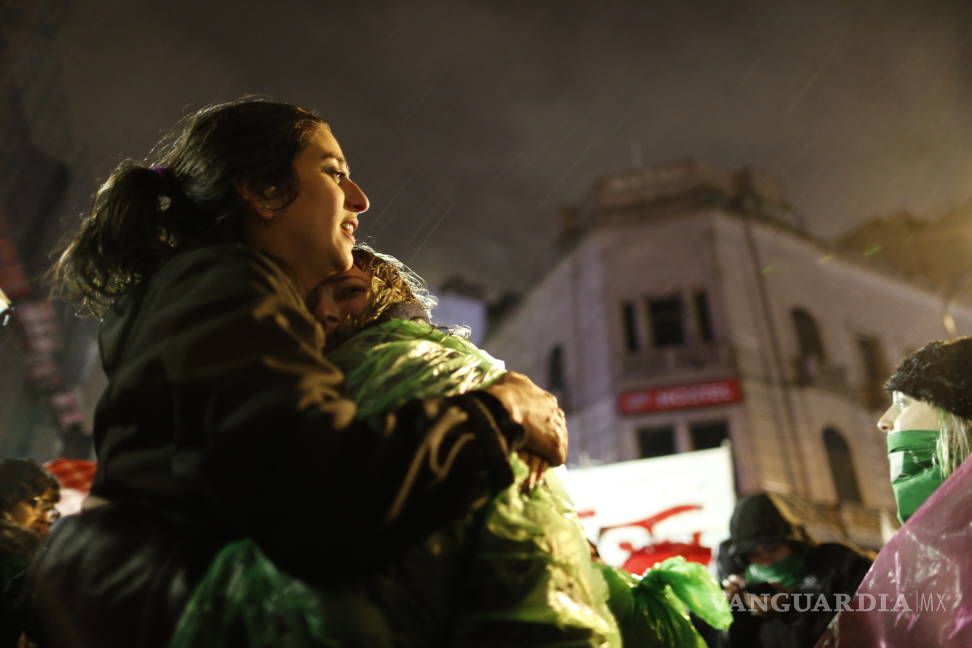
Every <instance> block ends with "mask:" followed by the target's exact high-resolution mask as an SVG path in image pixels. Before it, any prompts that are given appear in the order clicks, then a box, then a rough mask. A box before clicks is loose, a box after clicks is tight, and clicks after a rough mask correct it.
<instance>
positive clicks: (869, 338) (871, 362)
mask: <svg viewBox="0 0 972 648" xmlns="http://www.w3.org/2000/svg"><path fill="white" fill-rule="evenodd" d="M857 349H858V351H859V352H860V355H861V368H862V369H863V374H864V384H863V385H862V390H863V393H862V396H863V398H864V404H865V405H867V407H868V408H869V409H872V410H880V409H884V407H885V406H886V405H887V401H888V396H887V394H886V393H885V391H884V380H885V378H887V376H888V369H887V363H886V362H885V361H884V349H882V348H881V340H879V339H878V338H877V337H875V336H873V335H858V336H857Z"/></svg>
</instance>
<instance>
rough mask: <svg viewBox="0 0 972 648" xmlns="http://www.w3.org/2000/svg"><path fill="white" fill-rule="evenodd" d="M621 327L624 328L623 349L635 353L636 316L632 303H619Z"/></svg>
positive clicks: (636, 347)
mask: <svg viewBox="0 0 972 648" xmlns="http://www.w3.org/2000/svg"><path fill="white" fill-rule="evenodd" d="M621 325H622V326H623V327H624V348H625V350H627V351H637V350H638V349H639V348H640V346H641V345H640V344H638V316H637V313H636V312H635V305H634V303H633V302H629V301H626V302H622V303H621Z"/></svg>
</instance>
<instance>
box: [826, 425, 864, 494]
mask: <svg viewBox="0 0 972 648" xmlns="http://www.w3.org/2000/svg"><path fill="white" fill-rule="evenodd" d="M823 440H824V448H826V450H827V462H828V463H829V464H830V474H831V475H832V476H833V479H834V490H835V491H836V492H837V499H838V500H840V501H841V502H858V503H859V502H860V501H861V491H860V488H859V487H858V485H857V475H856V473H855V472H854V462H853V461H852V460H851V452H850V447H849V446H848V445H847V441H845V440H844V435H843V434H841V433H840V432H839V431H837V430H836V429H834V428H830V427H829V428H825V429H824V432H823Z"/></svg>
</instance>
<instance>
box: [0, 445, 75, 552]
mask: <svg viewBox="0 0 972 648" xmlns="http://www.w3.org/2000/svg"><path fill="white" fill-rule="evenodd" d="M60 499H61V486H60V484H59V483H58V481H57V479H55V477H54V476H53V475H51V474H50V473H49V472H47V471H46V470H44V469H43V468H42V467H41V466H39V465H37V464H36V463H34V462H33V461H28V460H26V459H5V460H3V461H0V516H2V518H3V524H4V526H5V527H7V528H8V529H9V528H10V527H14V528H15V529H18V530H21V531H26V532H29V533H30V534H32V535H35V536H37V537H38V538H41V537H43V536H46V535H47V533H48V532H49V531H50V530H51V525H52V524H53V523H54V521H55V520H56V519H57V518H58V517H59V513H58V511H57V507H56V504H57V502H58V501H59V500H60Z"/></svg>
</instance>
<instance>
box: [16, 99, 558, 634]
mask: <svg viewBox="0 0 972 648" xmlns="http://www.w3.org/2000/svg"><path fill="white" fill-rule="evenodd" d="M367 208H368V199H367V197H366V196H365V194H364V193H363V192H362V190H361V188H360V187H359V186H358V185H357V184H356V183H355V182H354V181H352V180H351V178H350V175H349V168H348V162H347V160H346V156H345V155H344V154H343V152H342V151H341V148H340V146H339V144H338V142H337V141H336V140H335V138H334V136H333V135H332V133H331V130H330V128H329V126H328V125H327V124H326V123H325V122H324V121H323V120H322V119H321V117H320V116H318V115H317V114H316V113H314V112H311V111H309V110H306V109H303V108H300V107H297V106H293V105H289V104H283V103H276V102H272V101H265V100H257V99H244V100H240V101H236V102H232V103H228V104H222V105H217V106H212V107H209V108H206V109H204V110H201V111H199V112H198V113H196V114H195V115H192V116H191V117H190V118H189V119H188V120H187V121H186V123H185V124H184V126H183V128H182V129H181V132H180V133H179V134H178V135H176V136H175V137H174V138H172V139H170V140H168V141H167V143H165V144H163V146H162V147H161V149H160V153H159V155H158V157H156V158H155V159H153V160H151V161H148V162H146V163H144V164H135V163H125V164H123V165H122V166H121V167H119V168H118V169H117V170H116V171H115V173H113V174H112V176H111V177H110V178H109V179H108V181H107V182H106V183H105V184H104V186H103V187H102V188H101V190H100V191H99V192H98V194H97V196H96V198H95V202H94V207H93V209H92V211H91V212H90V213H89V214H88V215H87V217H86V218H85V220H84V222H83V223H82V225H81V228H80V230H79V232H78V233H77V234H76V235H75V236H74V238H73V239H72V240H71V241H70V243H69V244H68V246H67V248H66V250H65V252H64V254H63V255H62V257H61V258H60V260H59V261H58V264H57V266H56V267H55V269H54V276H55V278H56V279H57V280H58V285H59V286H61V291H62V294H63V295H64V296H66V297H67V298H70V299H72V300H74V301H76V302H78V303H79V304H80V305H81V307H82V308H83V309H85V310H87V311H88V312H93V313H94V314H96V315H98V316H100V317H103V318H104V319H103V323H102V327H101V335H100V347H101V357H102V363H103V366H104V369H105V372H106V374H107V376H108V380H109V382H108V387H107V388H106V391H105V393H104V395H103V396H102V399H101V401H100V402H99V404H98V408H97V411H96V417H95V430H94V435H95V449H96V452H97V455H98V472H97V474H96V475H95V480H94V484H93V487H92V495H93V498H92V499H93V501H95V502H102V503H103V505H102V506H92V507H88V510H86V511H85V512H84V513H82V514H81V515H80V516H76V517H72V518H66V519H65V520H64V521H63V522H62V524H61V525H60V526H59V529H58V530H57V531H56V532H55V534H54V536H53V538H52V541H51V543H50V545H49V547H48V550H47V551H46V553H45V555H44V557H43V559H42V560H41V561H40V562H39V563H38V564H37V566H36V569H35V570H34V573H33V577H32V583H33V586H32V597H33V605H34V607H35V609H36V611H37V614H38V617H39V620H40V626H39V628H38V631H39V634H40V635H41V638H42V639H43V640H44V645H45V646H50V647H52V648H56V647H57V646H126V647H130V646H161V645H165V644H166V642H167V640H168V637H169V636H170V635H171V631H172V624H173V621H174V619H175V618H177V617H178V615H179V614H180V613H181V611H182V607H183V605H184V602H185V599H186V597H187V594H188V592H189V591H191V588H192V587H193V585H194V583H195V582H196V581H197V579H198V577H199V575H200V574H201V573H202V572H203V571H204V570H205V569H206V568H207V567H208V565H209V562H210V560H211V559H212V557H213V555H214V554H215V552H216V551H217V550H218V548H219V547H221V546H224V545H225V544H226V542H228V541H231V540H234V539H238V538H244V537H247V538H252V539H253V540H254V541H255V542H257V543H258V545H259V546H260V547H261V549H262V550H263V551H265V552H266V554H267V555H268V556H269V557H270V558H271V559H272V560H273V561H274V563H275V564H277V565H278V566H280V567H281V568H283V569H285V570H286V571H288V572H290V573H292V574H294V575H296V576H298V577H299V578H301V579H303V580H305V581H307V582H310V583H321V584H323V583H342V582H348V581H352V580H354V579H355V578H356V577H358V576H359V575H360V574H361V573H364V572H367V571H368V570H370V569H374V568H376V567H378V566H380V565H381V564H383V563H385V562H387V561H389V560H393V559H394V558H395V557H396V556H398V555H399V554H400V553H401V552H402V551H404V550H405V549H406V548H407V547H408V546H410V545H411V544H413V543H414V542H416V541H418V540H420V539H421V538H423V537H425V536H426V535H428V534H429V533H431V532H433V531H434V530H436V529H438V528H440V527H441V526H442V525H444V524H448V523H449V522H451V521H452V520H454V519H457V518H459V517H461V516H463V515H465V514H467V513H468V512H469V511H470V510H472V509H474V508H475V507H476V506H477V505H480V504H481V503H482V502H483V501H485V500H486V499H487V498H488V496H489V495H490V494H492V493H494V492H496V491H498V490H500V489H502V488H504V487H506V486H508V485H509V484H510V483H511V481H512V479H513V473H512V471H511V468H510V464H509V461H508V454H509V451H510V449H511V448H519V447H523V448H525V449H528V450H531V451H532V452H534V453H536V454H538V455H540V456H543V457H544V458H545V459H546V460H547V461H548V462H549V463H550V464H552V465H556V464H560V463H563V461H564V459H565V453H566V430H565V428H564V424H563V413H562V411H561V410H560V409H559V408H558V407H557V405H556V399H554V398H553V397H552V396H551V395H549V394H547V393H546V392H543V391H542V390H540V389H539V388H537V387H536V386H535V385H533V384H532V383H531V382H529V380H528V379H526V378H525V377H522V376H513V377H511V378H509V379H506V380H503V381H501V382H499V383H497V384H495V385H493V386H491V387H490V388H489V389H488V390H483V391H477V392H473V393H470V394H465V395H461V396H456V397H452V398H446V399H426V400H416V401H412V402H409V403H406V404H404V405H402V406H401V407H399V408H398V409H396V410H395V411H394V412H391V413H389V414H387V415H383V416H373V417H365V418H356V416H355V414H356V405H355V403H354V402H353V401H352V400H350V399H349V398H347V397H346V396H345V395H344V393H343V391H342V389H343V387H342V383H343V376H342V374H341V372H340V371H338V370H337V369H336V368H335V367H334V366H333V365H331V364H329V363H328V362H327V361H326V360H325V359H324V358H323V357H322V355H321V349H322V347H323V342H324V339H323V332H322V329H321V328H320V326H319V325H318V324H317V322H316V321H315V320H314V318H313V317H312V316H311V314H310V313H309V312H308V310H307V308H306V306H305V305H304V304H305V299H306V297H307V295H308V293H309V291H310V290H311V288H313V287H314V286H315V285H316V284H317V283H318V282H319V281H320V280H321V279H322V278H324V277H327V276H329V275H331V274H334V273H337V272H339V271H342V270H345V269H347V268H348V267H350V266H351V261H352V259H351V248H352V246H353V245H354V232H355V230H356V229H357V227H358V215H359V214H361V213H363V212H364V211H365V210H366V209H367ZM430 434H433V435H434V436H435V439H436V444H434V447H432V448H431V449H429V448H428V447H427V446H428V443H427V441H426V439H427V437H428V436H429V435H430ZM420 450H423V452H424V454H421V457H422V458H421V460H417V459H416V457H417V456H419V455H420ZM445 458H448V460H449V461H448V462H446V461H444V460H445ZM406 476H407V477H408V480H407V482H408V485H409V488H408V489H407V490H406V489H403V486H402V485H403V484H404V483H406ZM315 492H319V493H323V494H324V496H323V497H322V498H320V499H318V500H315V505H314V506H313V507H311V506H310V504H309V497H310V494H311V493H315Z"/></svg>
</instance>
